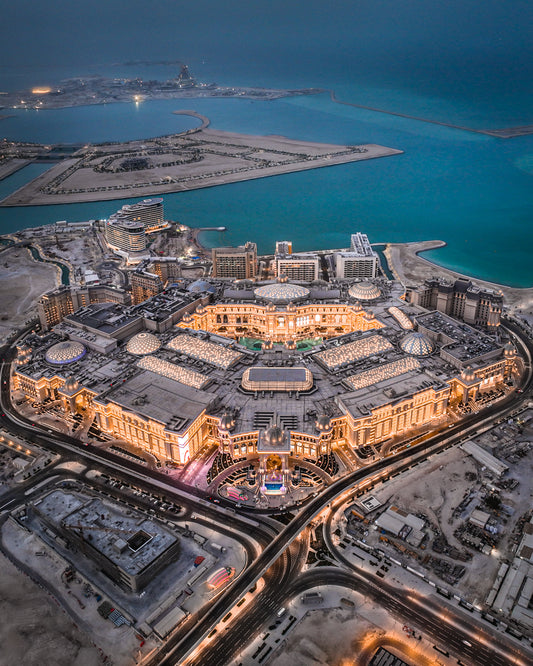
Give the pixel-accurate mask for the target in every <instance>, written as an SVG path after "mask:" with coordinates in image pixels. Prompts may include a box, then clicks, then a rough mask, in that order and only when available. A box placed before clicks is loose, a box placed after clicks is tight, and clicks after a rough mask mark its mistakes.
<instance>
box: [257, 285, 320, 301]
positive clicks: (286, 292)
mask: <svg viewBox="0 0 533 666" xmlns="http://www.w3.org/2000/svg"><path fill="white" fill-rule="evenodd" d="M254 294H255V297H256V298H259V299H262V300H265V301H271V302H275V303H276V302H279V303H281V302H284V303H289V302H291V303H295V302H297V301H301V300H303V299H305V298H307V297H308V296H309V289H306V287H302V286H301V285H298V284H289V283H288V282H279V283H276V284H265V285H264V286H263V287H258V288H257V289H254Z"/></svg>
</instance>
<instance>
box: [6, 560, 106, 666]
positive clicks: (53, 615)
mask: <svg viewBox="0 0 533 666" xmlns="http://www.w3.org/2000/svg"><path fill="white" fill-rule="evenodd" d="M0 571H1V572H2V575H1V576H0V617H1V618H2V622H0V643H1V645H2V655H1V657H0V663H2V664H21V665H24V666H41V665H42V664H52V663H53V664H54V666H96V664H101V663H102V661H101V658H100V653H99V652H98V650H97V649H96V648H95V647H94V646H93V645H92V643H91V641H90V640H89V639H88V637H87V636H86V635H85V634H83V633H82V632H81V631H79V629H78V628H77V627H76V625H75V624H74V623H73V622H72V620H71V619H70V618H69V617H68V615H66V613H64V612H63V611H62V610H61V609H60V607H59V606H57V605H56V604H55V603H54V602H53V600H52V598H51V597H50V596H49V595H48V594H47V593H46V592H45V591H44V590H42V589H40V588H39V587H38V586H37V585H36V584H35V583H34V582H33V581H31V580H30V579H29V578H28V577H27V576H25V575H24V574H22V573H20V572H19V571H18V570H17V569H16V568H15V567H14V566H13V565H12V564H11V562H10V561H9V560H8V559H7V558H6V557H4V555H3V554H1V553H0Z"/></svg>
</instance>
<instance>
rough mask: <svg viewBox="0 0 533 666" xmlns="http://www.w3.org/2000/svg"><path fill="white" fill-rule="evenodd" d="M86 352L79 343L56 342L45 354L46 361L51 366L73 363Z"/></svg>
mask: <svg viewBox="0 0 533 666" xmlns="http://www.w3.org/2000/svg"><path fill="white" fill-rule="evenodd" d="M86 352H87V350H86V349H85V347H84V346H83V345H82V344H81V343H80V342H73V341H72V340H65V341H64V342H56V344H55V345H52V346H51V347H50V348H49V349H48V351H47V352H46V357H45V358H46V360H47V361H48V363H52V364H53V365H65V364H67V363H75V362H76V361H79V360H80V359H81V358H83V357H84V356H85V353H86Z"/></svg>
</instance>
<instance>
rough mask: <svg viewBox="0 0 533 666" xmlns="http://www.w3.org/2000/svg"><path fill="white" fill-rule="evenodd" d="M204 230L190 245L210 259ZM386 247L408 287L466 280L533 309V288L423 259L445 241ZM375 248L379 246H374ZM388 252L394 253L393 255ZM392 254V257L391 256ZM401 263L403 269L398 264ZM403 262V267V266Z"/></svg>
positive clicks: (192, 234) (392, 266) (200, 229)
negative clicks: (437, 280) (427, 281)
mask: <svg viewBox="0 0 533 666" xmlns="http://www.w3.org/2000/svg"><path fill="white" fill-rule="evenodd" d="M204 231H205V229H204V228H203V227H194V228H193V227H191V228H190V231H189V232H188V233H189V235H190V237H189V241H190V243H191V245H193V246H194V247H195V248H196V249H197V250H198V255H199V256H201V257H203V258H206V259H210V258H211V248H208V247H206V246H205V245H203V244H202V242H201V239H200V234H201V233H203V232H204ZM377 244H379V245H384V246H385V249H384V251H383V252H384V254H385V257H386V258H387V262H388V264H389V269H390V271H391V273H392V274H393V275H394V277H395V279H396V280H398V281H399V282H401V283H402V285H404V286H407V284H409V283H415V284H422V283H423V282H424V280H425V279H427V278H428V277H443V278H446V279H448V280H452V279H457V278H465V279H467V280H470V281H472V282H473V283H474V284H478V285H480V286H483V287H484V288H486V289H492V290H493V291H501V292H502V294H503V296H504V298H505V301H506V305H508V306H510V307H513V308H519V309H525V308H532V307H533V286H532V287H511V286H509V285H506V284H500V283H497V282H490V281H489V280H482V279H480V278H477V277H475V276H473V275H468V274H467V273H460V272H458V271H454V270H452V269H449V268H445V267H444V266H441V265H440V264H438V263H436V262H434V261H431V260H430V259H426V258H425V257H422V256H421V254H422V253H424V252H427V251H428V250H436V249H439V248H442V247H446V245H447V243H446V242H445V241H442V240H430V241H411V242H407V243H387V242H382V243H377ZM374 245H376V243H374ZM389 250H393V251H394V252H393V253H391V252H390V251H389ZM317 251H318V252H330V251H332V250H330V249H322V250H317ZM391 254H392V256H391ZM399 262H400V264H401V265H400V266H398V263H399ZM401 262H403V263H401Z"/></svg>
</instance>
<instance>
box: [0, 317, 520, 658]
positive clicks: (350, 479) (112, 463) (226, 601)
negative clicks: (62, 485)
mask: <svg viewBox="0 0 533 666" xmlns="http://www.w3.org/2000/svg"><path fill="white" fill-rule="evenodd" d="M509 328H510V329H512V328H513V327H512V326H509ZM513 332H514V333H515V334H516V335H518V336H519V338H521V339H520V340H519V341H517V344H518V345H519V346H521V348H522V352H523V353H525V354H526V356H527V358H528V363H527V364H526V368H527V371H526V372H525V373H524V376H523V378H522V382H521V386H520V389H521V390H522V391H523V393H521V394H518V393H511V394H509V395H508V396H507V397H506V398H505V399H503V400H501V401H500V402H499V403H497V404H495V405H492V406H490V407H488V408H486V409H484V410H483V411H480V412H479V413H475V414H470V415H469V416H467V417H466V418H464V419H462V420H461V421H460V422H458V423H456V424H453V425H451V426H448V427H443V428H441V429H440V430H439V431H437V432H436V434H435V435H434V436H432V437H431V438H428V439H427V440H425V441H423V442H421V443H419V444H416V445H413V446H411V447H410V448H407V449H405V450H404V451H402V452H400V453H398V454H396V455H395V456H394V457H393V458H392V457H391V458H385V459H383V460H379V461H377V462H375V463H373V464H371V465H369V466H367V467H365V468H363V469H358V470H356V471H354V472H352V473H350V474H349V475H347V476H345V477H343V478H342V479H339V480H338V481H336V482H335V483H333V484H331V485H330V486H329V487H327V488H325V489H324V490H323V491H322V492H321V493H320V494H318V495H317V496H316V497H314V498H312V499H311V500H310V501H308V502H307V503H306V504H305V505H303V506H302V507H301V508H300V510H299V512H298V514H297V515H296V516H295V518H294V519H293V520H292V521H291V522H290V524H289V525H287V526H286V527H284V528H283V529H281V530H280V532H279V533H278V534H276V535H273V531H272V526H271V521H268V523H265V524H261V517H260V516H258V515H257V514H254V513H252V512H244V511H241V514H242V518H241V517H239V516H238V515H237V514H228V512H227V511H225V510H224V508H223V507H222V506H221V507H220V508H219V507H217V506H213V505H210V504H209V503H208V502H206V501H205V493H202V492H201V491H198V490H197V489H194V488H191V487H190V486H185V485H184V484H180V483H179V482H172V483H169V481H168V479H167V478H166V477H165V476H164V475H162V474H159V473H157V472H148V471H147V470H146V469H145V468H143V467H141V466H139V465H137V464H135V463H132V462H130V461H127V460H124V459H122V458H118V457H117V456H115V455H113V454H112V453H110V452H109V451H104V450H101V449H98V448H97V447H92V446H84V445H82V444H81V443H80V442H79V441H77V440H75V439H74V438H71V437H68V436H66V435H61V434H59V433H55V434H54V436H53V437H51V436H50V435H49V434H47V433H44V432H43V431H42V429H40V428H38V427H35V426H33V425H32V424H31V423H30V422H28V421H26V420H25V419H21V418H20V417H19V416H18V415H16V414H14V413H13V412H12V408H11V404H10V399H9V361H7V360H5V361H4V362H3V363H2V367H1V370H0V378H1V381H2V390H1V392H0V404H1V405H2V410H3V412H4V413H3V414H2V416H1V418H0V423H1V424H2V425H4V427H6V429H8V430H9V431H11V432H13V433H14V434H19V435H21V436H23V437H27V438H28V439H29V440H30V441H35V442H36V443H38V444H40V445H42V446H44V447H47V448H50V449H51V450H55V451H58V452H66V453H67V454H68V455H70V456H72V454H73V453H76V454H77V456H78V458H79V459H80V460H82V461H84V462H89V463H90V464H91V465H92V466H93V467H94V466H95V463H96V464H98V463H99V464H100V465H102V466H104V467H106V468H108V470H111V469H112V470H113V472H112V473H114V474H116V471H115V470H116V468H117V467H119V468H120V473H121V474H122V475H124V476H125V477H128V476H130V477H131V478H134V479H136V483H138V479H139V478H143V480H144V483H146V484H147V485H149V486H151V487H152V488H153V487H154V486H155V487H156V488H157V490H161V489H163V488H166V489H168V491H170V492H172V493H173V494H174V495H175V496H176V501H178V502H180V503H182V504H188V505H189V506H194V507H195V511H198V512H200V513H201V515H207V516H208V517H209V518H211V519H213V520H215V521H217V523H218V524H220V522H222V523H225V524H227V525H229V526H231V527H233V528H236V529H239V530H241V531H243V532H244V533H248V532H249V531H250V529H251V526H250V518H251V519H252V520H253V521H254V522H255V523H256V525H257V527H256V528H254V529H253V536H254V537H255V538H257V540H258V541H260V542H261V543H262V544H263V545H265V544H266V545H265V547H264V550H263V551H262V553H261V554H260V555H259V556H258V557H257V558H256V559H255V560H253V562H251V563H250V564H249V566H248V568H247V569H246V570H245V572H244V573H243V574H242V575H241V576H240V577H239V578H238V579H237V580H236V581H235V582H234V583H233V584H232V585H231V586H230V587H229V589H227V590H226V591H225V592H224V593H223V594H222V595H220V596H219V597H218V598H217V599H216V600H215V601H213V602H212V603H211V605H210V606H209V607H207V608H205V609H203V612H202V616H201V617H195V618H194V621H193V618H190V619H188V620H187V621H186V622H185V623H184V624H183V625H182V626H181V627H179V629H178V630H177V631H175V632H174V633H173V634H171V636H170V638H169V639H168V640H167V641H166V642H165V643H164V644H163V646H162V647H161V649H160V650H159V652H158V653H157V654H156V655H154V657H152V658H151V659H150V660H148V661H146V662H145V663H146V664H147V665H148V664H149V665H150V666H152V665H155V664H179V663H183V661H184V659H185V658H186V657H187V656H188V655H194V657H193V659H194V660H196V659H199V660H201V661H202V662H203V661H207V663H212V664H215V663H216V664H217V666H220V664H223V663H227V662H225V661H221V659H222V658H223V659H226V658H228V659H229V660H231V656H230V652H231V645H232V644H233V645H234V646H235V649H234V650H233V654H235V653H236V650H237V648H239V647H240V646H241V644H242V642H243V641H244V638H243V628H242V627H241V624H242V623H236V624H235V629H233V627H232V626H231V625H229V627H230V628H229V629H228V630H227V631H226V630H225V631H224V633H225V636H224V638H223V639H222V638H220V637H219V638H218V639H216V640H215V639H214V638H213V640H212V641H211V642H208V643H206V647H205V648H202V649H200V648H199V646H200V643H201V642H202V640H203V639H204V637H205V636H207V635H208V634H209V633H210V632H211V631H212V629H213V628H214V627H215V626H216V625H217V624H218V623H219V622H220V621H221V620H222V618H223V617H225V616H226V615H227V613H228V612H229V611H231V610H232V609H233V608H234V607H235V605H236V604H237V602H238V601H239V600H240V599H241V598H242V597H243V596H244V595H245V594H246V592H247V591H248V590H249V589H250V588H252V587H253V586H254V584H255V583H256V582H257V581H258V580H259V579H260V578H261V577H264V579H265V583H266V586H265V588H264V590H262V591H261V593H260V594H259V595H258V598H257V600H255V601H254V604H253V607H252V608H251V609H250V610H249V613H248V614H247V620H246V625H248V623H250V626H251V627H252V628H253V629H250V632H252V633H253V631H256V627H259V626H261V623H262V622H263V621H264V620H265V619H266V618H267V617H268V616H269V614H271V613H272V608H273V607H275V606H276V605H281V603H282V601H283V599H285V598H287V597H288V596H289V595H290V594H291V590H295V589H300V587H299V586H300V585H305V584H308V586H309V584H310V583H309V581H313V580H314V578H313V576H318V575H320V576H325V577H326V578H325V579H324V580H326V581H327V582H329V584H344V585H346V586H347V587H352V588H353V585H357V589H358V590H365V593H368V594H369V595H370V596H372V595H377V596H375V597H373V598H376V600H377V601H378V603H382V602H383V604H385V606H386V607H387V608H389V609H390V610H391V611H392V610H394V609H395V614H396V615H399V616H401V617H402V618H404V619H408V617H410V615H409V613H411V614H413V613H418V614H419V615H418V616H417V617H419V618H420V620H423V621H424V625H420V626H424V627H425V631H427V633H428V635H431V636H432V637H433V636H435V637H436V638H434V640H439V641H441V640H443V638H442V637H441V634H440V633H439V632H442V631H443V620H442V618H441V617H440V615H439V613H442V609H441V608H440V607H437V606H436V607H435V608H432V607H431V605H427V604H425V605H424V608H423V610H421V608H420V603H421V602H420V600H419V599H417V598H415V600H411V599H408V598H407V597H406V595H403V594H401V591H399V590H398V589H396V588H392V587H391V586H388V584H386V583H385V582H384V581H381V580H380V582H379V586H378V585H376V584H375V583H373V582H371V581H370V580H369V579H368V577H367V576H368V575H365V574H364V573H363V572H361V571H350V572H348V571H345V572H342V571H337V570H335V572H334V573H335V575H336V576H338V577H339V578H338V579H337V578H335V577H333V578H331V577H330V578H327V576H332V574H329V573H328V572H326V571H324V570H322V569H321V570H320V571H319V572H308V573H306V574H303V575H301V576H300V575H299V568H298V562H297V561H296V560H295V557H296V558H297V557H298V553H300V550H299V549H300V548H301V540H300V542H299V543H298V545H297V546H294V545H292V544H293V543H294V541H295V540H296V539H297V538H298V536H299V535H300V534H301V533H302V531H303V530H305V528H306V526H307V525H308V524H309V523H310V522H311V521H312V520H313V519H314V518H315V517H316V516H317V515H318V514H320V513H321V512H322V511H323V509H324V508H326V507H327V506H328V504H330V503H331V502H333V501H334V500H335V499H336V498H338V497H339V496H341V495H342V494H343V493H346V492H350V493H357V492H363V491H365V492H366V491H367V490H369V489H371V488H372V487H373V486H374V484H375V483H378V482H382V481H385V480H386V479H387V478H388V477H389V476H390V475H391V474H396V473H398V472H400V471H402V470H405V469H408V468H409V467H411V466H413V465H416V464H418V463H419V462H421V461H423V460H425V459H427V458H428V457H429V456H431V455H433V454H434V453H438V452H439V451H442V450H444V449H446V448H448V447H450V446H452V445H454V444H456V443H457V442H459V441H461V440H462V439H465V438H467V437H468V436H469V435H471V434H474V433H475V432H476V431H478V430H480V429H481V428H483V427H490V425H491V424H492V423H494V422H495V421H496V420H498V419H501V418H507V417H508V416H509V415H510V414H511V413H513V412H514V411H515V410H516V409H517V407H519V406H520V405H521V404H522V402H524V401H525V400H529V395H530V392H531V384H532V368H531V355H532V345H531V343H530V342H529V341H527V340H524V338H522V336H521V334H520V331H518V329H516V330H515V331H513ZM6 379H7V382H6ZM246 516H248V518H246ZM256 532H257V534H256ZM334 580H339V581H341V582H340V583H336V582H334ZM354 581H355V582H354ZM314 584H317V583H313V585H314ZM295 586H298V587H295ZM389 588H390V589H389ZM304 589H306V588H305V587H303V588H302V591H303V590H304ZM260 601H261V602H263V603H259V602H260ZM449 614H450V621H449V622H447V623H446V632H448V633H447V634H446V635H447V639H446V641H447V642H446V644H447V645H452V644H454V645H455V644H456V643H457V641H458V640H463V639H462V638H461V636H462V634H461V631H462V632H463V634H464V635H465V636H467V637H468V636H470V638H468V640H469V641H470V642H471V643H472V644H473V646H474V647H473V649H475V650H477V651H478V652H479V654H480V655H482V653H483V652H482V651H483V649H487V650H489V653H487V654H490V655H491V657H490V660H489V661H487V662H484V661H478V662H473V663H491V664H495V665H496V666H499V665H500V664H502V666H506V665H507V664H511V663H515V664H517V663H521V662H520V661H512V660H511V659H512V657H509V658H507V657H505V656H504V655H505V651H504V650H505V649H507V648H506V645H505V642H503V643H502V642H501V641H500V642H498V641H499V636H498V635H497V636H496V637H492V638H491V640H492V643H490V645H493V646H494V647H490V648H488V647H483V646H484V643H483V641H484V640H485V638H484V637H483V641H482V640H481V639H480V641H476V643H473V641H472V640H471V636H472V633H471V632H474V633H475V632H479V631H480V630H479V626H478V624H477V623H474V622H473V621H472V620H469V622H470V624H471V626H470V624H468V623H467V625H464V626H467V633H465V632H464V630H461V629H459V628H458V627H460V626H461V623H463V624H464V622H465V619H464V618H463V614H462V613H461V614H459V613H458V611H457V610H456V609H452V608H451V609H450V610H449ZM413 617H414V616H413ZM467 620H468V618H467ZM413 622H415V620H413ZM418 624H419V623H418V620H417V625H418ZM456 625H457V626H456ZM234 631H235V632H237V635H238V637H239V640H237V641H235V635H234ZM250 632H248V633H250ZM432 632H433V633H432ZM226 634H227V638H226ZM448 634H449V635H448ZM250 635H251V633H250ZM232 636H233V643H232V639H231V637H232ZM450 637H451V638H450ZM452 639H453V640H452ZM211 643H212V644H213V647H211ZM463 647H464V646H463ZM215 648H216V649H217V650H219V652H218V653H217V652H213V650H215ZM491 650H492V652H490V651H491ZM500 650H503V656H502V654H500ZM237 652H238V650H237ZM493 653H494V654H493ZM483 655H485V656H483V658H485V657H486V654H485V653H483ZM217 659H218V661H217ZM194 663H196V661H195V662H194ZM198 663H199V662H198ZM524 663H525V662H524Z"/></svg>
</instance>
